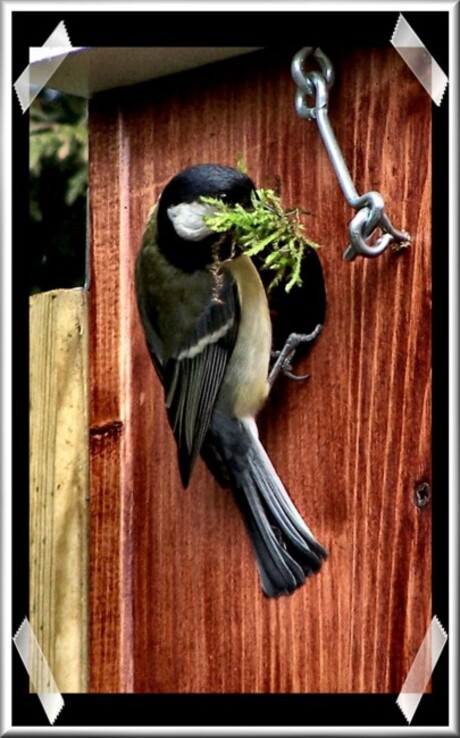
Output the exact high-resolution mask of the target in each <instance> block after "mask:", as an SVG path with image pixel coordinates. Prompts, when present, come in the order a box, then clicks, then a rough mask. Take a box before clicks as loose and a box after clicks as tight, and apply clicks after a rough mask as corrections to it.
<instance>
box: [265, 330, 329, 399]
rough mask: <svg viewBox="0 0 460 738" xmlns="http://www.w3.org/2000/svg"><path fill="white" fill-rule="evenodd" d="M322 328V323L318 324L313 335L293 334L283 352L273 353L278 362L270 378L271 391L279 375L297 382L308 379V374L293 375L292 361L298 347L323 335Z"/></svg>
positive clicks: (287, 340)
mask: <svg viewBox="0 0 460 738" xmlns="http://www.w3.org/2000/svg"><path fill="white" fill-rule="evenodd" d="M322 328H323V326H322V325H321V323H318V325H317V326H316V328H315V330H314V331H312V332H311V333H291V335H290V336H288V338H287V339H286V343H285V344H284V346H283V348H282V349H281V351H274V352H273V355H274V356H275V357H276V361H275V363H274V365H273V368H272V370H271V372H270V374H269V377H268V385H269V387H270V389H271V388H272V387H273V384H274V382H275V379H276V378H277V377H278V375H279V374H284V376H285V377H288V378H289V379H295V380H296V381H300V380H303V379H308V374H303V375H297V374H293V372H292V359H293V357H294V354H295V352H296V349H297V348H298V346H300V344H302V343H311V341H314V340H315V339H316V338H317V337H318V336H319V334H320V333H321V330H322Z"/></svg>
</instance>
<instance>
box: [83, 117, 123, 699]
mask: <svg viewBox="0 0 460 738" xmlns="http://www.w3.org/2000/svg"><path fill="white" fill-rule="evenodd" d="M89 161H90V181H91V210H90V219H91V275H92V276H91V286H90V296H91V299H90V306H91V320H90V357H91V358H90V384H91V404H90V431H89V432H90V479H91V523H90V531H91V532H90V535H91V548H92V555H91V558H90V582H91V585H90V593H91V594H90V598H91V605H90V632H91V638H90V649H91V650H90V654H91V656H90V663H91V669H90V689H91V691H95V692H117V691H130V690H131V689H132V660H131V641H132V634H131V628H132V615H131V611H132V591H131V582H132V572H131V546H132V537H131V530H130V527H131V522H130V521H131V492H130V481H129V476H130V469H129V462H128V448H129V438H128V432H129V424H128V421H127V408H128V407H129V402H130V390H129V388H128V385H127V384H126V383H127V382H128V383H129V377H128V367H129V345H128V343H127V341H128V340H129V332H127V331H126V329H125V322H126V313H127V310H128V305H129V292H130V290H131V284H130V283H129V281H128V270H127V264H126V258H127V256H126V254H127V253H129V243H128V242H127V240H126V237H125V235H126V234H125V233H124V230H123V225H124V211H125V208H126V205H125V202H124V200H125V198H126V197H127V196H128V193H127V190H126V183H125V181H124V173H125V172H127V171H128V170H129V161H126V160H125V159H124V156H123V142H122V140H121V132H120V121H119V116H118V112H117V109H116V106H115V107H114V108H113V109H111V110H110V111H106V114H105V115H104V116H103V118H102V119H100V121H98V118H97V115H96V114H94V115H93V117H92V119H91V127H90V159H89Z"/></svg>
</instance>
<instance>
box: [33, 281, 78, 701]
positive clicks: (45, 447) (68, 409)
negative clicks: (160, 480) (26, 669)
mask: <svg viewBox="0 0 460 738" xmlns="http://www.w3.org/2000/svg"><path fill="white" fill-rule="evenodd" d="M87 364H88V332H87V294H86V293H85V292H84V291H83V290H53V291H52V292H45V293H42V294H40V295H34V296H33V297H31V299H30V370H29V371H30V511H29V515H30V615H29V618H30V623H31V626H32V628H33V631H34V633H35V634H36V636H37V639H38V641H39V643H40V646H41V648H42V650H43V653H44V654H45V657H46V659H47V661H48V663H49V665H50V668H51V671H52V673H53V676H54V678H55V681H56V683H57V685H58V687H59V689H60V691H61V692H86V691H87V688H88V675H87V665H88V659H87V638H88V623H87V606H88V592H87V584H88V576H87V565H88V556H87V546H88V536H87V527H88V514H87V513H88V413H87V401H88V366H87Z"/></svg>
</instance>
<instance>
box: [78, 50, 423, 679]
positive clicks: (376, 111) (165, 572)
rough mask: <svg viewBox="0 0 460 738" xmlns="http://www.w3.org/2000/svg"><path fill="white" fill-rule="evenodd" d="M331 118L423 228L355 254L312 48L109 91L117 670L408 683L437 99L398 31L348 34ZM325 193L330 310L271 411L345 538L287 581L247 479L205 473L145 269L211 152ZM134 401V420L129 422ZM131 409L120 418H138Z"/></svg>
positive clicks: (275, 439)
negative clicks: (251, 532) (148, 313)
mask: <svg viewBox="0 0 460 738" xmlns="http://www.w3.org/2000/svg"><path fill="white" fill-rule="evenodd" d="M332 56H333V59H334V64H335V66H336V69H337V74H338V79H337V82H336V84H335V86H334V88H333V91H332V93H331V105H330V117H331V120H332V122H333V126H334V129H335V131H336V135H337V138H338V140H339V142H340V144H341V146H342V149H343V153H344V156H345V159H346V161H347V163H348V165H349V167H350V171H351V173H352V176H353V178H354V181H355V182H356V186H357V188H358V190H359V192H365V191H367V190H370V189H377V190H379V191H380V192H381V193H382V194H383V196H384V198H385V202H386V206H387V212H388V214H389V215H390V217H391V219H392V221H393V222H394V224H395V225H396V226H399V227H404V228H406V229H407V230H408V231H409V232H410V233H411V234H412V237H413V245H412V246H411V248H410V249H408V250H407V251H406V252H404V253H401V254H392V253H386V254H385V255H384V256H382V257H380V258H379V259H377V260H372V261H371V260H366V261H365V260H360V259H357V260H356V261H355V262H354V263H352V264H348V263H345V262H343V261H342V256H341V255H342V251H343V249H344V247H345V245H346V242H347V235H346V233H347V226H348V223H349V221H350V218H351V216H352V211H350V208H349V207H348V206H347V205H346V203H345V202H344V199H343V196H342V194H341V191H340V189H339V185H338V183H337V180H336V178H335V176H334V174H333V172H332V170H331V166H330V164H329V161H328V158H327V155H326V153H325V150H324V148H323V145H322V143H321V141H320V138H319V133H318V130H317V128H316V125H315V124H314V123H312V122H310V123H307V122H305V121H301V120H300V119H298V118H297V117H296V115H295V112H294V109H293V95H294V86H293V83H292V80H291V77H290V71H289V67H290V56H289V55H288V54H285V55H281V57H279V58H274V57H273V56H271V55H270V54H268V53H266V52H262V53H258V54H254V55H252V56H248V57H245V58H242V59H239V60H236V61H235V60H234V61H232V62H226V63H223V64H216V65H213V66H212V67H210V68H205V69H198V70H195V71H193V72H190V73H187V74H184V75H181V76H177V77H174V78H169V79H165V80H161V81H157V82H155V83H152V84H149V85H145V86H143V87H141V88H131V89H129V90H125V91H123V90H119V91H116V92H113V93H110V94H107V95H103V96H100V97H99V98H96V99H95V100H93V101H92V103H91V116H90V124H91V125H90V138H91V188H92V204H91V209H92V259H93V281H92V285H91V295H92V433H93V439H94V441H93V453H92V488H91V495H92V521H93V522H92V544H91V561H92V569H91V578H92V588H91V592H92V600H91V629H92V637H91V675H92V676H91V685H92V689H93V691H118V690H130V689H133V690H134V691H138V692H389V691H393V692H397V691H399V689H400V687H401V685H402V682H403V680H404V678H405V676H406V673H407V671H408V669H409V667H410V664H411V661H412V659H413V657H414V655H415V654H416V652H417V650H418V647H419V645H420V642H421V640H422V638H423V636H424V634H425V632H426V629H427V627H428V624H429V622H430V619H431V510H430V505H428V506H427V507H425V508H424V509H423V510H420V509H418V508H417V507H416V506H415V505H414V502H413V495H414V489H415V487H416V485H417V483H418V482H420V481H425V480H426V481H428V482H431V438H430V424H431V373H430V367H431V333H430V320H431V317H430V316H431V312H430V311H431V304H430V284H431V263H430V250H431V241H430V234H431V213H430V198H431V171H430V158H431V104H430V100H429V98H428V96H427V95H426V94H425V93H424V91H423V89H422V88H421V87H420V85H419V83H418V82H417V80H416V79H415V78H414V77H413V75H412V74H411V72H410V71H409V70H408V69H407V68H406V66H405V65H404V63H403V62H402V60H401V59H400V57H399V56H398V54H397V53H396V52H395V51H394V50H393V49H390V48H389V49H382V50H368V49H366V50H353V51H342V52H334V54H332ZM240 154H242V156H243V158H244V161H245V162H246V164H247V166H248V168H249V171H250V173H251V175H252V176H253V178H254V179H255V181H256V182H257V183H258V184H259V185H272V184H273V178H274V177H275V176H279V177H280V178H281V182H282V193H283V200H284V202H285V203H286V204H289V205H301V206H303V207H305V208H308V210H309V211H311V215H310V216H307V217H306V226H307V230H308V233H309V235H310V237H311V238H312V239H313V240H315V241H317V242H319V243H320V244H322V249H321V259H322V262H323V266H324V270H325V275H326V282H327V290H328V316H327V323H326V327H325V329H324V332H323V334H322V336H321V338H320V340H319V341H318V344H317V345H316V346H315V348H314V350H313V351H312V353H311V355H310V357H309V358H308V359H307V360H306V361H305V364H304V366H301V367H299V369H300V370H302V371H303V370H305V371H307V372H308V373H309V374H310V375H311V378H310V380H309V381H308V382H305V383H303V384H301V385H298V384H289V383H286V382H285V383H282V384H280V385H279V386H278V387H277V388H276V390H275V391H274V393H273V396H272V398H271V400H270V402H269V404H268V406H267V408H266V409H265V410H264V412H263V415H262V417H261V422H260V427H261V435H262V438H263V440H264V442H265V444H266V446H267V449H268V450H269V453H270V455H271V457H272V459H273V462H274V464H275V466H276V468H277V469H278V472H279V474H280V476H281V478H282V479H283V481H284V482H285V484H286V486H287V488H288V489H289V490H290V492H291V494H292V497H293V499H294V500H295V502H296V504H297V506H298V507H299V509H300V511H301V512H302V513H303V514H304V516H305V518H306V520H307V521H308V523H309V525H310V526H311V527H312V529H313V530H314V531H315V533H316V534H317V536H318V538H319V539H320V540H321V542H323V543H324V544H325V545H326V546H327V547H328V549H329V551H330V557H329V559H328V561H327V562H326V563H325V565H324V566H323V568H322V570H321V573H320V574H319V575H318V576H315V577H312V578H311V579H310V580H309V581H308V582H307V583H306V585H305V586H304V587H302V588H301V589H300V590H298V591H297V592H296V593H295V594H294V595H293V596H291V597H290V598H282V599H280V600H277V601H270V600H267V599H266V598H264V596H263V595H262V592H261V590H260V587H259V583H258V576H257V572H256V567H255V564H254V561H253V558H252V554H251V550H250V547H249V543H248V540H247V538H246V535H245V531H244V529H243V525H242V522H241V520H240V518H239V515H238V512H237V510H236V507H235V505H234V503H233V500H232V498H231V495H230V493H229V492H227V491H223V490H221V489H220V488H219V487H218V486H217V485H216V483H215V482H214V481H213V480H212V478H211V476H210V474H209V473H208V471H207V470H206V468H205V467H204V465H203V464H202V463H201V461H200V462H199V463H198V465H197V469H196V471H195V474H194V476H193V480H192V483H191V485H190V487H189V489H187V490H185V491H184V490H183V489H182V488H181V484H180V479H179V474H178V471H177V466H176V454H175V445H174V441H173V439H172V435H171V432H170V430H169V427H168V424H167V421H166V416H165V412H164V407H163V397H162V390H161V388H160V386H159V383H158V381H157V379H156V377H155V375H154V372H153V369H152V367H151V365H150V360H149V357H148V355H147V351H146V349H145V345H144V339H143V336H142V333H141V329H140V326H139V322H138V320H137V313H136V307H135V302H134V293H133V290H132V269H133V261H134V257H135V254H136V251H137V249H138V246H139V241H140V237H141V233H142V229H143V225H144V222H145V220H146V217H147V213H148V211H149V209H150V207H151V205H152V204H153V203H154V202H155V200H156V198H157V196H158V194H159V192H160V191H161V189H162V187H163V186H164V184H165V183H166V182H167V180H168V179H169V178H170V177H171V176H172V175H173V174H174V173H175V172H177V171H178V170H180V169H182V168H183V167H185V166H187V165H190V164H192V163H197V162H203V161H217V162H221V163H224V164H230V165H233V164H234V163H235V162H236V160H237V158H238V156H239V155H240ZM114 424H115V425H114ZM117 424H119V425H117Z"/></svg>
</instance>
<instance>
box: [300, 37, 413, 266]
mask: <svg viewBox="0 0 460 738" xmlns="http://www.w3.org/2000/svg"><path fill="white" fill-rule="evenodd" d="M312 55H313V57H314V58H315V59H316V60H317V62H318V64H319V66H320V69H321V71H320V72H318V71H310V72H305V62H306V60H307V58H308V57H310V56H312ZM291 72H292V77H293V79H294V82H295V83H296V85H297V92H296V96H295V108H296V111H297V114H298V115H299V116H300V117H301V118H306V119H307V120H316V122H317V124H318V128H319V131H320V134H321V137H322V139H323V143H324V145H325V147H326V151H327V153H328V155H329V158H330V160H331V163H332V166H333V168H334V171H335V173H336V175H337V178H338V180H339V184H340V186H341V188H342V191H343V193H344V195H345V199H346V201H347V202H348V204H349V205H350V206H351V207H353V208H355V209H357V210H358V212H357V213H356V215H355V217H354V218H353V219H352V221H351V223H350V225H349V229H348V232H349V236H350V244H349V245H348V246H347V248H346V249H345V251H344V253H343V258H344V259H345V260H347V261H352V260H353V259H355V258H356V256H358V255H361V256H365V257H368V258H373V257H375V256H379V255H380V254H382V253H383V252H384V251H385V250H386V249H387V248H388V246H389V245H390V244H391V243H393V242H397V243H398V244H399V247H400V248H402V247H403V246H406V245H407V244H408V242H409V241H410V236H409V234H408V233H406V232H405V231H398V230H396V229H395V228H394V227H393V226H392V224H391V222H390V219H389V218H388V216H387V215H385V212H384V201H383V197H382V196H381V195H380V193H378V192H375V191H371V192H367V193H365V194H364V195H361V196H360V195H358V193H357V191H356V188H355V186H354V184H353V180H352V179H351V176H350V173H349V171H348V168H347V165H346V163H345V160H344V158H343V155H342V152H341V150H340V147H339V144H338V143H337V139H336V137H335V135H334V131H333V130H332V126H331V124H330V121H329V118H328V114H327V108H328V102H329V89H330V88H331V87H332V85H333V83H334V68H333V66H332V64H331V62H330V60H329V59H328V57H327V56H326V54H324V52H322V51H321V49H319V48H315V47H312V46H306V47H304V48H303V49H301V50H300V51H299V52H298V53H297V54H296V55H295V57H294V59H293V60H292V65H291ZM313 95H315V105H314V106H311V105H308V103H307V97H311V96H313ZM377 227H379V228H380V229H381V230H382V231H383V235H382V236H381V237H380V238H378V239H377V240H376V241H375V242H374V243H373V244H371V243H369V239H370V238H371V237H372V235H373V234H374V231H375V230H376V228H377Z"/></svg>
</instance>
